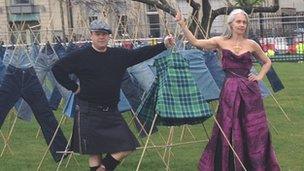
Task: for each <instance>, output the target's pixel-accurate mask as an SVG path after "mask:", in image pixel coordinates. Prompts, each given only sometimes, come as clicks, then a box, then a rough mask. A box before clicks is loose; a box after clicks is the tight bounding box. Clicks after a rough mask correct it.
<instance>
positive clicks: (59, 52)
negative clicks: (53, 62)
mask: <svg viewBox="0 0 304 171" xmlns="http://www.w3.org/2000/svg"><path fill="white" fill-rule="evenodd" d="M54 51H55V53H56V54H57V56H58V57H59V58H63V57H64V56H65V48H64V47H63V45H62V44H61V43H60V42H57V43H56V44H55V45H54Z"/></svg>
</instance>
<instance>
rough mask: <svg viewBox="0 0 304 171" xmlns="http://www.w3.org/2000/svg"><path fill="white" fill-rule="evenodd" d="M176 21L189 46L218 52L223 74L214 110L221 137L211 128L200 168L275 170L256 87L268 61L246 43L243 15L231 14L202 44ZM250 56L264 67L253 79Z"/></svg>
mask: <svg viewBox="0 0 304 171" xmlns="http://www.w3.org/2000/svg"><path fill="white" fill-rule="evenodd" d="M175 19H176V21H177V22H178V23H179V25H180V26H181V28H182V30H183V33H184V35H185V37H186V38H187V39H188V41H189V42H190V43H191V44H192V45H194V46H196V47H198V48H203V49H218V50H219V51H221V52H222V67H223V69H224V71H225V73H226V78H225V82H224V85H223V88H222V90H221V95H220V101H219V108H218V111H217V121H218V123H219V125H220V127H221V128H222V130H223V132H224V135H223V134H222V133H221V131H220V128H219V126H218V125H214V128H213V132H212V137H211V139H210V141H209V143H208V144H207V146H206V149H205V151H204V153H203V154H202V157H201V159H200V162H199V169H200V170H203V171H208V170H237V171H238V170H244V167H245V168H246V170H253V171H266V170H267V171H269V170H271V171H274V170H280V167H279V164H278V162H277V159H276V156H275V153H274V150H273V148H272V146H271V139H270V133H269V129H268V126H267V119H266V113H265V110H264V107H263V102H262V98H261V94H260V90H259V87H258V84H257V81H260V80H262V79H263V77H264V76H265V74H266V73H267V71H268V70H269V68H270V66H271V61H270V59H269V58H267V57H266V56H265V54H264V52H263V51H262V49H261V48H260V46H259V45H258V44H257V43H256V42H254V41H253V40H250V39H247V38H246V32H247V30H248V21H249V20H248V15H247V14H246V13H245V12H244V11H243V10H241V9H236V10H233V11H232V12H231V13H230V15H229V16H228V19H227V29H226V31H225V32H224V34H223V35H222V36H218V37H213V38H210V39H206V40H198V39H196V38H195V37H194V36H193V34H192V33H191V32H190V31H189V29H188V28H187V26H186V23H185V21H184V20H183V19H182V17H181V15H180V14H177V15H176V17H175ZM252 56H255V57H256V58H257V59H258V60H260V61H262V62H263V66H262V68H261V71H260V72H259V74H258V75H254V74H252V73H250V68H251V67H252V60H251V57H252ZM230 145H231V146H232V147H233V149H231V148H230Z"/></svg>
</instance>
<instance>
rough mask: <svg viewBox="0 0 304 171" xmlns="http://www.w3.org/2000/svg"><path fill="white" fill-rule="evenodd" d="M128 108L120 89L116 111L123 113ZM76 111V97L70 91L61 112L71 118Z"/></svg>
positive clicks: (129, 108)
mask: <svg viewBox="0 0 304 171" xmlns="http://www.w3.org/2000/svg"><path fill="white" fill-rule="evenodd" d="M130 110H131V105H130V104H129V101H128V100H127V98H126V96H125V95H124V94H123V92H122V90H120V101H119V103H118V111H119V112H121V113H123V112H126V111H130ZM76 112H77V109H76V97H75V94H74V93H72V92H71V93H70V95H69V99H68V101H67V102H66V104H65V106H64V108H63V114H64V115H66V116H68V117H70V118H73V117H74V116H75V114H76Z"/></svg>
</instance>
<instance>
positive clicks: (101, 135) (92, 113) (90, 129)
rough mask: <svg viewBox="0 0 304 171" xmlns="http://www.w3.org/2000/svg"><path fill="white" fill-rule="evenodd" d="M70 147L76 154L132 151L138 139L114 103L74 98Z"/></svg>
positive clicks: (137, 143)
mask: <svg viewBox="0 0 304 171" xmlns="http://www.w3.org/2000/svg"><path fill="white" fill-rule="evenodd" d="M76 103H77V108H78V109H79V110H78V112H77V114H76V116H75V117H74V126H73V136H72V142H71V150H72V151H74V152H76V153H80V154H100V153H116V152H121V151H133V150H135V149H136V147H138V146H139V142H138V141H137V139H136V137H135V136H134V135H133V133H132V132H131V130H130V129H129V127H128V125H127V123H126V122H125V120H124V119H123V117H122V115H121V113H120V112H119V111H118V109H117V106H103V105H95V104H91V103H88V102H86V101H83V100H80V99H78V98H77V102H76Z"/></svg>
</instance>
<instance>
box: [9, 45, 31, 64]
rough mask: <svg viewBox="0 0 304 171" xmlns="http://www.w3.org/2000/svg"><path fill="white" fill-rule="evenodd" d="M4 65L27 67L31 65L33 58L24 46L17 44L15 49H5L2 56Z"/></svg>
mask: <svg viewBox="0 0 304 171" xmlns="http://www.w3.org/2000/svg"><path fill="white" fill-rule="evenodd" d="M3 64H4V65H5V66H8V65H12V66H14V67H17V68H29V67H32V66H33V60H32V59H31V56H30V55H28V53H27V50H26V49H25V47H20V46H17V47H15V49H8V48H7V49H6V50H5V53H4V57H3Z"/></svg>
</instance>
